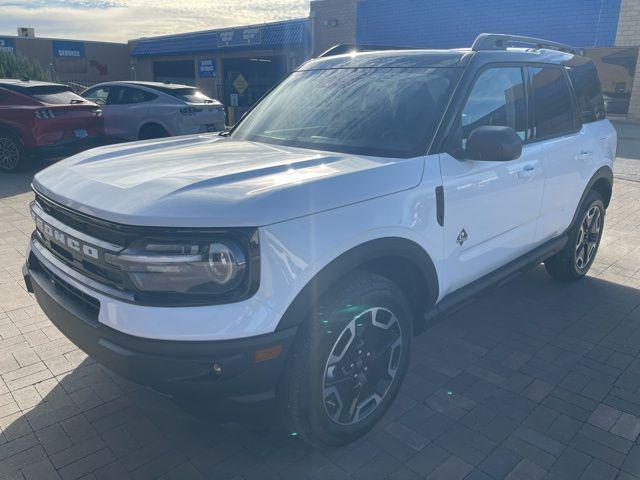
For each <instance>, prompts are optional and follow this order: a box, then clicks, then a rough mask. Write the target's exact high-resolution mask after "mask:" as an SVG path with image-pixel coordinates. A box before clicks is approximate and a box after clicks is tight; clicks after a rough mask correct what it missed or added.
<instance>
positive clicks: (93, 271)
mask: <svg viewBox="0 0 640 480" xmlns="http://www.w3.org/2000/svg"><path fill="white" fill-rule="evenodd" d="M36 202H37V204H38V205H39V206H40V208H42V210H44V211H45V212H46V213H47V214H48V215H50V216H51V217H53V218H55V219H56V220H58V221H60V222H62V223H63V224H64V225H66V226H68V227H71V228H73V229H74V230H77V231H79V232H82V233H85V234H87V235H89V236H91V237H92V238H95V239H97V240H102V241H105V242H109V243H112V244H115V245H124V244H125V243H124V242H125V241H126V235H125V234H123V233H120V232H119V231H118V229H117V228H114V227H113V226H107V224H103V223H102V222H101V221H100V220H97V219H93V218H92V217H88V216H85V215H81V214H78V213H76V212H73V211H71V210H68V209H66V208H64V207H60V206H58V205H56V204H54V203H53V202H50V201H49V200H47V199H45V198H44V197H42V196H41V195H38V194H36ZM130 236H131V235H130ZM38 240H39V242H40V243H41V244H42V245H43V246H44V247H45V248H46V249H47V250H49V252H51V253H52V254H53V255H54V256H55V257H56V258H57V259H58V260H60V261H61V262H63V263H64V264H65V265H68V266H69V267H71V268H73V269H74V270H76V271H78V272H80V273H82V274H83V275H86V276H87V277H89V278H92V279H93V280H95V281H97V282H99V283H101V284H104V285H107V286H109V287H111V288H115V289H116V290H120V291H126V290H128V288H129V287H128V282H127V281H128V277H127V276H126V275H125V274H124V273H123V272H122V271H121V270H120V269H119V268H118V267H116V266H113V265H110V264H107V263H105V262H104V261H103V259H102V258H101V259H96V260H94V259H91V258H88V257H87V256H85V255H82V254H81V253H79V252H76V251H74V250H71V249H70V248H68V247H67V246H66V245H62V244H60V243H57V242H56V241H54V240H52V239H50V238H46V237H45V236H44V235H42V234H40V233H39V234H38Z"/></svg>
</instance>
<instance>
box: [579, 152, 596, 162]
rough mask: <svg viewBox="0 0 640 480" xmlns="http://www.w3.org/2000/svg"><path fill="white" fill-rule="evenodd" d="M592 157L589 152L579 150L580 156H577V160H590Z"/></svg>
mask: <svg viewBox="0 0 640 480" xmlns="http://www.w3.org/2000/svg"><path fill="white" fill-rule="evenodd" d="M592 156H593V152H592V151H591V150H580V154H579V155H578V158H579V159H580V160H590V159H591V157H592Z"/></svg>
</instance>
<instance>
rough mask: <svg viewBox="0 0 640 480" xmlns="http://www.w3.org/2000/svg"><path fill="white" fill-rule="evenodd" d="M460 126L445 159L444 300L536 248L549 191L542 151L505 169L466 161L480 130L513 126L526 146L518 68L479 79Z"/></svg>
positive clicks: (529, 148)
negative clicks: (472, 137) (545, 192)
mask: <svg viewBox="0 0 640 480" xmlns="http://www.w3.org/2000/svg"><path fill="white" fill-rule="evenodd" d="M456 121H457V122H458V123H457V125H456V128H454V131H456V132H458V133H457V136H458V137H460V138H459V143H460V145H459V147H460V148H459V151H458V152H459V153H454V155H455V156H456V157H457V158H454V156H452V155H450V154H448V153H443V154H441V155H440V170H441V174H442V183H443V187H444V205H445V222H444V248H445V251H444V252H443V253H444V258H445V262H446V263H447V266H446V268H444V269H443V271H444V272H446V275H447V277H448V278H447V279H446V280H445V282H446V284H447V287H446V291H444V292H442V293H443V294H446V293H450V292H451V291H453V290H455V289H457V288H459V287H461V286H463V285H465V284H466V283H469V281H472V280H474V279H477V278H479V277H481V276H483V275H485V274H487V273H489V272H491V271H492V270H495V269H496V268H498V267H500V266H501V265H504V264H506V263H508V262H509V261H510V260H514V259H516V258H517V257H519V256H520V255H522V254H524V253H526V252H527V251H529V250H531V249H532V248H533V247H534V246H535V243H536V225H537V220H538V217H539V214H540V206H541V202H542V194H543V188H544V176H543V172H542V160H543V158H542V154H543V151H542V147H541V146H540V145H538V144H525V145H524V146H523V149H522V155H521V156H520V157H519V158H518V159H516V160H512V161H507V162H503V161H478V160H467V159H465V158H464V146H465V143H466V139H467V137H468V136H469V134H470V133H471V132H472V131H473V130H474V129H475V128H477V127H480V126H483V125H497V126H508V127H511V128H513V129H514V130H515V131H516V132H517V133H518V135H519V136H520V137H521V138H522V139H523V141H525V140H527V137H528V135H529V131H528V127H527V126H528V122H527V102H526V95H525V82H524V76H523V70H522V69H521V68H520V67H518V66H513V67H511V66H509V67H492V68H489V69H487V70H484V71H483V72H482V73H480V75H479V76H478V78H477V80H476V82H475V84H474V86H473V88H472V90H471V93H470V94H469V97H468V98H467V100H466V102H465V104H464V107H463V108H462V110H461V111H460V113H459V118H457V120H456ZM457 141H458V140H456V142H457Z"/></svg>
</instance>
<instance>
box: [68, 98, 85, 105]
mask: <svg viewBox="0 0 640 480" xmlns="http://www.w3.org/2000/svg"><path fill="white" fill-rule="evenodd" d="M69 103H70V104H71V105H75V104H76V103H84V100H80V99H78V98H74V99H73V100H71V101H70V102H69Z"/></svg>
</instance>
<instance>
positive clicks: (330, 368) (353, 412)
mask: <svg viewBox="0 0 640 480" xmlns="http://www.w3.org/2000/svg"><path fill="white" fill-rule="evenodd" d="M402 335H403V332H402V327H401V326H400V322H399V321H398V318H397V317H396V315H395V314H394V313H393V312H392V311H391V310H389V309H386V308H382V307H373V308H369V309H367V310H365V311H364V312H362V313H360V314H358V315H357V316H355V317H354V318H353V319H352V320H351V321H350V322H349V323H348V324H347V326H346V327H345V328H344V329H343V330H342V332H341V333H340V335H339V336H338V338H337V340H336V341H335V343H334V344H333V347H332V348H331V352H330V354H329V358H328V360H327V363H326V366H325V370H324V378H323V384H322V396H323V397H322V400H323V402H322V403H323V405H324V408H325V411H326V413H327V415H328V416H329V418H330V419H331V420H332V421H333V422H335V423H337V424H340V425H354V424H356V423H359V422H361V421H362V420H364V419H365V418H366V417H368V416H369V415H370V414H371V413H373V412H374V411H375V410H376V408H377V407H378V406H379V405H380V404H381V403H382V401H383V400H384V398H385V396H386V394H387V393H388V391H389V388H390V387H391V385H392V384H393V381H394V380H395V378H396V375H397V373H398V368H399V366H400V358H401V354H402V340H403V337H402Z"/></svg>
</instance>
